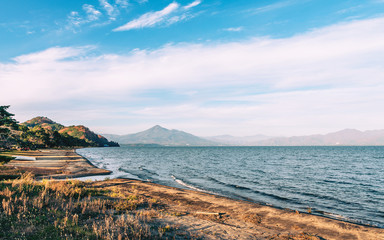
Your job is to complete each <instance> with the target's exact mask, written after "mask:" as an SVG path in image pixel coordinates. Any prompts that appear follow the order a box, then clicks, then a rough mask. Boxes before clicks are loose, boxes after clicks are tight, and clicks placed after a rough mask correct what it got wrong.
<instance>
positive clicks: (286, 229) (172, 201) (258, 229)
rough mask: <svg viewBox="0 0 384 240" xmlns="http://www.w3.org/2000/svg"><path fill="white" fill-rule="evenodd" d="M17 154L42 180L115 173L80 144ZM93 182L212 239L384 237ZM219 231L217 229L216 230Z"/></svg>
mask: <svg viewBox="0 0 384 240" xmlns="http://www.w3.org/2000/svg"><path fill="white" fill-rule="evenodd" d="M11 154H13V156H15V155H18V156H26V157H34V158H36V160H12V161H10V162H9V163H7V164H6V166H11V167H15V168H18V169H21V170H25V171H32V172H33V173H35V175H36V176H37V178H38V179H66V178H79V177H86V176H96V175H109V174H111V173H112V172H111V171H108V170H104V169H100V168H97V167H96V166H94V165H93V164H92V163H91V162H90V161H89V160H88V159H86V158H84V157H82V156H81V155H79V154H77V153H76V150H75V149H71V150H56V149H47V150H40V151H28V152H13V153H11ZM92 185H93V186H95V187H97V188H102V189H108V188H112V187H113V188H118V189H120V190H119V191H127V190H128V189H135V192H136V193H137V194H138V195H140V196H144V197H146V198H148V199H154V200H155V201H158V202H160V203H161V204H162V205H163V206H164V208H165V209H166V210H167V211H170V212H172V213H175V215H177V216H176V217H175V216H167V217H164V218H163V219H161V221H165V222H167V221H169V222H172V223H174V224H179V225H181V226H183V228H184V229H187V230H189V231H198V230H199V231H200V230H201V226H204V228H205V229H209V231H205V232H203V238H207V239H215V236H216V237H219V238H221V239H249V238H255V237H256V238H257V239H259V238H260V239H270V238H264V237H267V236H280V234H283V235H281V236H299V235H300V234H303V233H305V234H309V235H310V236H314V238H297V239H384V229H382V228H380V227H376V226H370V225H365V224H359V223H353V222H349V221H345V220H339V219H335V218H332V217H328V216H319V215H315V214H308V213H305V212H298V211H294V210H290V209H281V208H278V207H273V206H268V205H263V204H259V203H254V202H248V201H244V200H235V199H232V198H229V197H225V196H219V195H215V194H211V193H205V192H200V191H196V190H189V189H182V188H175V187H170V186H165V185H160V184H156V183H152V182H145V181H140V180H134V179H112V180H103V181H94V182H93V183H92ZM171 215H172V214H171ZM239 231H240V232H239ZM213 233H215V234H214V235H212V234H213ZM276 239H289V238H276ZM292 239H296V238H292Z"/></svg>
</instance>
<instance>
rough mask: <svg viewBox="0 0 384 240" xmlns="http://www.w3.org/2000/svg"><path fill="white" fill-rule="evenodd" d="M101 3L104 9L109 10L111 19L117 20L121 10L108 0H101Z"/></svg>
mask: <svg viewBox="0 0 384 240" xmlns="http://www.w3.org/2000/svg"><path fill="white" fill-rule="evenodd" d="M99 2H100V5H101V6H102V7H103V8H104V10H105V11H106V12H107V14H108V16H109V18H110V19H111V20H115V19H116V16H117V15H118V14H119V10H118V9H117V8H116V7H114V6H112V5H111V4H110V3H109V2H108V0H99Z"/></svg>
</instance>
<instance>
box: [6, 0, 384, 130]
mask: <svg viewBox="0 0 384 240" xmlns="http://www.w3.org/2000/svg"><path fill="white" fill-rule="evenodd" d="M383 12H384V1H383V0H367V1H357V0H340V1H334V0H332V1H331V0H279V1H271V0H269V1H267V0H260V1H258V0H253V1H249V0H248V1H246V0H237V1H225V0H188V1H187V0H179V1H168V0H157V1H154V0H88V1H87V0H84V1H78V0H66V1H64V0H55V1H48V0H43V1H42V0H13V1H9V2H7V4H6V5H4V6H3V7H2V8H1V9H0V84H1V89H2V92H4V93H2V94H1V95H0V104H1V105H11V106H12V107H11V111H12V112H14V113H16V118H17V119H18V120H19V121H24V120H27V119H29V118H31V117H34V116H36V115H44V116H47V117H50V118H52V119H54V120H56V121H58V122H61V123H63V124H67V125H71V124H84V125H87V126H89V127H91V128H92V129H94V130H96V131H97V132H100V133H117V134H126V133H132V132H136V131H141V130H144V129H146V128H149V127H151V126H153V125H156V124H160V125H163V126H164V127H168V128H176V129H181V130H185V131H188V132H191V133H193V134H196V135H201V136H210V135H220V134H232V135H237V136H245V135H253V134H259V133H262V134H267V135H287V136H288V135H301V134H312V133H327V132H330V131H335V130H339V129H343V128H358V129H361V130H368V129H383V128H384V127H383V122H384V121H383V120H384V113H383V112H382V111H380V110H379V109H380V108H382V105H383V103H384V98H383V96H382V95H383V94H382V92H383V90H384V81H383V79H384V78H383V77H384V67H383V64H382V62H383V60H384V59H383V57H382V56H384V14H383Z"/></svg>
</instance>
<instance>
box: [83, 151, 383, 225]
mask: <svg viewBox="0 0 384 240" xmlns="http://www.w3.org/2000/svg"><path fill="white" fill-rule="evenodd" d="M77 152H78V153H79V154H81V155H82V156H84V157H86V158H88V159H89V160H90V161H91V162H93V163H94V164H95V165H97V166H99V167H102V168H106V169H109V170H112V171H113V176H112V177H127V178H135V179H140V180H146V181H153V182H155V183H160V184H164V185H168V186H174V187H179V188H190V189H195V190H200V191H206V192H210V193H215V194H219V195H224V196H228V197H232V198H235V199H242V200H248V201H253V202H258V203H263V204H268V205H273V206H275V207H280V208H290V209H295V210H299V211H307V209H308V208H311V210H312V213H314V214H318V215H326V216H329V217H335V218H342V219H344V220H349V221H353V222H358V223H366V224H372V225H376V226H379V227H384V147H128V146H122V147H120V148H86V149H79V150H77Z"/></svg>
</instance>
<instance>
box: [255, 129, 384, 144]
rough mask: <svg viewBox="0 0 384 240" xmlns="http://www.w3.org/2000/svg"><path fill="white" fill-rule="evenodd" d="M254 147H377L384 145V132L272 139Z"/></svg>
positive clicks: (345, 132) (350, 130)
mask: <svg viewBox="0 0 384 240" xmlns="http://www.w3.org/2000/svg"><path fill="white" fill-rule="evenodd" d="M252 145H254V146H370V145H371V146H377V145H384V130H370V131H364V132H363V131H359V130H356V129H344V130H341V131H338V132H333V133H328V134H325V135H321V134H317V135H309V136H296V137H279V138H270V139H266V140H262V141H257V142H254V143H253V144H252Z"/></svg>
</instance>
